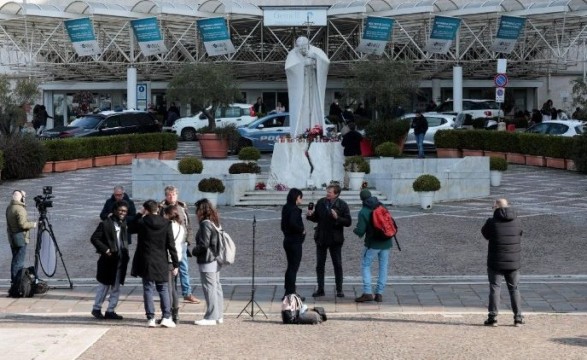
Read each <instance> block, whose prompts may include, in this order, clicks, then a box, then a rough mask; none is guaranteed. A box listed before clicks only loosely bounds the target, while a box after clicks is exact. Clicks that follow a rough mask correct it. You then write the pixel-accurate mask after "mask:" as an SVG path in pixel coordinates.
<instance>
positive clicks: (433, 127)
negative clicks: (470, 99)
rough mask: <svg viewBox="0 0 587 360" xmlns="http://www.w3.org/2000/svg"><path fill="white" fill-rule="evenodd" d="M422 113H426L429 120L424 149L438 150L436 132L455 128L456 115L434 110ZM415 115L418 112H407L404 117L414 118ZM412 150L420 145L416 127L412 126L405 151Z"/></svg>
mask: <svg viewBox="0 0 587 360" xmlns="http://www.w3.org/2000/svg"><path fill="white" fill-rule="evenodd" d="M422 115H424V117H425V118H426V120H427V121H428V131H426V135H424V151H436V146H434V134H436V132H437V131H438V130H446V129H453V128H454V124H455V118H456V116H454V115H449V114H439V113H434V112H428V113H423V114H422ZM415 117H416V114H407V115H404V116H403V117H402V118H403V119H408V120H413V119H414V118H415ZM412 151H418V145H417V144H416V136H415V135H414V129H411V128H410V131H409V132H408V138H407V139H406V143H405V145H404V152H412Z"/></svg>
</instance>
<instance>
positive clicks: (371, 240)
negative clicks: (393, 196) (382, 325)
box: [353, 189, 391, 303]
mask: <svg viewBox="0 0 587 360" xmlns="http://www.w3.org/2000/svg"><path fill="white" fill-rule="evenodd" d="M359 196H360V197H361V201H362V202H363V207H362V208H361V210H360V211H359V219H358V221H357V226H356V227H355V229H354V230H353V232H354V233H355V234H356V235H357V236H359V238H361V237H363V236H365V248H364V250H363V258H362V261H361V268H362V270H361V272H362V275H363V295H361V296H359V297H358V298H356V299H355V302H358V303H361V302H366V301H373V300H375V301H376V302H382V301H383V291H384V290H385V284H386V283H387V267H388V264H389V253H390V252H391V238H389V239H387V238H381V237H379V236H378V235H377V234H375V231H374V230H375V229H374V228H373V225H372V224H371V214H372V213H373V210H374V209H375V208H376V207H377V206H379V200H377V198H376V197H375V196H371V192H370V191H369V190H367V189H364V190H362V191H361V193H360V194H359ZM375 258H377V259H378V260H379V276H378V278H377V287H376V288H375V296H373V289H372V287H371V264H372V263H373V260H375Z"/></svg>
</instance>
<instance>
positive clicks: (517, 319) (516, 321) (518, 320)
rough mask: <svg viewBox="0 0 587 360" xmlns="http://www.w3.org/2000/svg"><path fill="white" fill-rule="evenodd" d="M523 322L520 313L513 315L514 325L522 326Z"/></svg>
mask: <svg viewBox="0 0 587 360" xmlns="http://www.w3.org/2000/svg"><path fill="white" fill-rule="evenodd" d="M525 323H526V322H525V321H524V317H523V316H522V315H520V316H514V326H522V325H524V324H525Z"/></svg>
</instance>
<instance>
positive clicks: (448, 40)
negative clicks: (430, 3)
mask: <svg viewBox="0 0 587 360" xmlns="http://www.w3.org/2000/svg"><path fill="white" fill-rule="evenodd" d="M460 26H461V19H458V18H453V17H447V16H435V17H434V25H433V26H432V32H431V33H430V38H429V39H428V43H427V44H426V51H428V52H431V53H436V54H446V53H447V52H448V49H449V48H450V46H451V45H452V40H453V39H454V38H455V35H456V34H457V31H458V30H459V27H460Z"/></svg>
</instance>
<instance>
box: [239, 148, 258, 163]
mask: <svg viewBox="0 0 587 360" xmlns="http://www.w3.org/2000/svg"><path fill="white" fill-rule="evenodd" d="M260 158H261V152H260V151H259V150H258V149H257V148H256V147H253V146H245V147H244V148H242V149H241V151H239V152H238V159H239V160H247V161H257V160H259V159H260Z"/></svg>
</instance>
